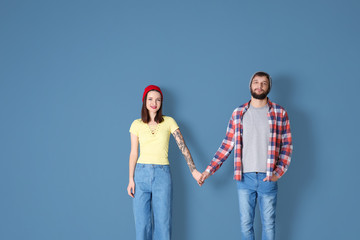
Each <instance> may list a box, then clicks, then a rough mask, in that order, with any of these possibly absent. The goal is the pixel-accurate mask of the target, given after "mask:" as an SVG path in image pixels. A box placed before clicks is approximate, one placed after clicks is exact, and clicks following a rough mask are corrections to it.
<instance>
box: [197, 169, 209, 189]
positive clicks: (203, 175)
mask: <svg viewBox="0 0 360 240" xmlns="http://www.w3.org/2000/svg"><path fill="white" fill-rule="evenodd" d="M208 177H210V173H209V172H207V171H204V172H203V173H202V174H201V177H200V179H199V181H198V184H199V186H200V187H201V186H202V185H203V184H204V181H205V180H206V179H207V178H208Z"/></svg>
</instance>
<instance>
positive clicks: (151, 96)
mask: <svg viewBox="0 0 360 240" xmlns="http://www.w3.org/2000/svg"><path fill="white" fill-rule="evenodd" d="M160 107H161V94H160V93H159V92H158V91H150V92H148V94H147V97H146V108H147V110H148V111H149V113H150V112H153V113H156V112H157V111H158V110H159V109H160Z"/></svg>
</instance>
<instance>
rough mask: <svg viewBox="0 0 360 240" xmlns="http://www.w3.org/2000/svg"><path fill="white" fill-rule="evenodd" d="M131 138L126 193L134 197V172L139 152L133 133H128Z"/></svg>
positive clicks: (137, 141)
mask: <svg viewBox="0 0 360 240" xmlns="http://www.w3.org/2000/svg"><path fill="white" fill-rule="evenodd" d="M130 138H131V151H130V157H129V185H128V187H127V191H128V194H129V196H130V197H132V198H133V197H134V194H135V182H134V172H135V166H136V162H137V159H138V151H139V138H138V136H136V135H135V134H133V133H130Z"/></svg>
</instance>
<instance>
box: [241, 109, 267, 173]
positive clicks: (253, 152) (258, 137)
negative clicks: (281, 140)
mask: <svg viewBox="0 0 360 240" xmlns="http://www.w3.org/2000/svg"><path fill="white" fill-rule="evenodd" d="M268 108H269V107H268V106H267V105H266V106H265V107H261V108H255V107H253V106H251V104H250V106H249V109H248V110H247V111H246V112H245V114H244V116H243V136H242V138H243V149H242V165H243V172H244V173H246V172H266V162H267V157H268V155H267V154H268V144H269V137H270V125H269V120H268V116H267V114H268Z"/></svg>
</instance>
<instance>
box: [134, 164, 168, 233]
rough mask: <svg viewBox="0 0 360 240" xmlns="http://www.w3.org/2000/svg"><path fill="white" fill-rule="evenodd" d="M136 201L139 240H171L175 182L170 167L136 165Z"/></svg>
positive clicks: (135, 209)
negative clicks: (173, 184)
mask: <svg viewBox="0 0 360 240" xmlns="http://www.w3.org/2000/svg"><path fill="white" fill-rule="evenodd" d="M134 180H135V196H134V200H133V206H134V216H135V229H136V239H137V240H152V239H156V240H170V238H171V211H172V206H171V202H172V183H171V173H170V166H169V165H156V164H140V163H138V164H136V168H135V176H134Z"/></svg>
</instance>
